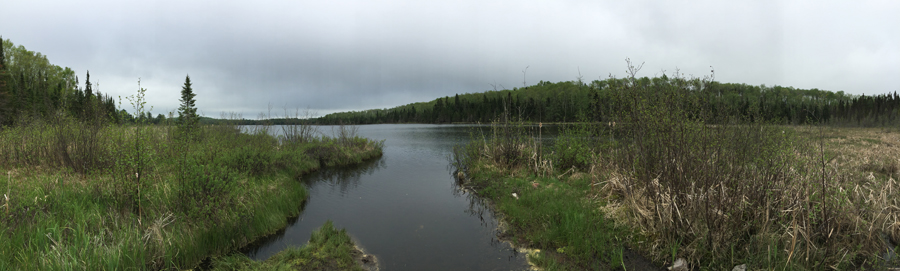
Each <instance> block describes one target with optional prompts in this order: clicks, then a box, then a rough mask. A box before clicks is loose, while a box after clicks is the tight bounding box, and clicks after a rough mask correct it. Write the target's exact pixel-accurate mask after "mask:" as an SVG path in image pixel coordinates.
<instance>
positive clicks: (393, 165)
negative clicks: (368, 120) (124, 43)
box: [246, 124, 549, 270]
mask: <svg viewBox="0 0 900 271" xmlns="http://www.w3.org/2000/svg"><path fill="white" fill-rule="evenodd" d="M273 128H275V129H272V130H273V131H274V132H276V133H277V130H280V129H278V128H277V127H273ZM358 128H359V130H358V132H359V135H360V136H362V137H366V138H370V139H375V140H385V142H384V155H383V156H382V157H381V158H378V159H376V160H374V161H368V162H366V163H363V164H361V165H357V166H352V167H346V168H339V169H323V170H320V171H318V172H316V173H313V174H310V175H308V176H306V177H304V180H303V181H304V182H305V183H306V184H307V186H308V188H309V192H310V196H309V199H308V201H307V203H306V205H305V206H304V209H303V211H302V213H301V214H300V216H299V217H298V218H297V219H296V220H294V221H292V222H290V225H289V226H288V227H287V228H286V229H285V230H284V232H283V233H280V234H278V235H276V236H274V237H272V238H269V239H267V240H265V241H264V242H262V244H261V245H259V246H258V247H254V248H249V249H248V250H247V251H246V253H247V255H248V256H250V257H251V258H253V259H257V260H265V259H267V258H269V257H271V256H272V255H274V254H275V253H278V252H279V251H281V250H283V249H284V248H286V247H288V246H301V245H303V244H305V243H306V242H307V241H308V240H309V237H310V233H311V232H312V231H313V230H314V229H316V228H317V227H320V226H321V225H322V224H324V223H325V221H326V220H329V219H330V220H332V221H334V225H335V227H337V228H346V229H347V232H348V233H349V234H350V235H351V236H352V237H353V239H354V241H356V242H357V244H358V245H359V246H361V247H363V248H364V249H365V250H366V252H367V253H369V254H374V255H375V256H376V257H378V260H379V265H380V267H381V270H523V269H525V268H527V264H526V263H525V255H524V254H521V253H517V252H516V251H515V249H513V248H511V247H510V246H509V245H508V244H507V243H505V242H500V241H498V240H497V238H496V236H497V232H496V228H497V221H496V219H495V218H494V216H493V214H492V213H491V212H490V210H485V208H484V205H482V203H481V202H480V201H479V200H478V199H477V198H476V197H473V196H472V195H469V194H466V193H464V192H463V191H460V190H459V189H458V188H457V187H456V185H455V183H454V181H453V177H452V175H451V174H452V172H451V171H452V170H453V169H452V168H451V167H450V166H449V159H448V158H449V155H450V152H451V150H452V148H453V146H454V145H456V144H460V143H464V142H465V141H468V140H469V138H470V133H473V132H474V134H475V135H479V137H480V134H481V133H483V132H484V133H486V132H488V130H487V127H484V126H476V125H425V124H422V125H418V124H383V125H362V126H358ZM331 129H332V127H330V126H323V127H320V131H321V132H323V133H325V134H330V133H331ZM482 131H483V132H482ZM544 133H549V131H547V129H546V127H545V130H544ZM545 136H546V135H545Z"/></svg>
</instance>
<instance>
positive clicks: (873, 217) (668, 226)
mask: <svg viewBox="0 0 900 271" xmlns="http://www.w3.org/2000/svg"><path fill="white" fill-rule="evenodd" d="M784 129H793V130H794V131H796V133H797V135H799V137H798V139H797V141H796V142H793V143H792V144H791V145H790V146H791V147H790V148H792V150H791V152H792V153H793V155H794V156H793V159H794V162H793V163H791V164H790V166H789V167H786V168H785V169H784V170H783V171H781V172H778V173H775V174H771V175H768V176H774V177H777V178H774V179H770V180H771V182H770V183H769V184H768V185H769V186H768V187H770V188H768V189H765V190H760V189H759V188H753V186H756V185H759V184H757V183H756V182H758V181H759V180H760V177H759V176H763V175H758V173H757V172H753V171H749V172H748V174H749V175H747V176H746V179H744V180H737V181H738V183H741V182H743V183H745V184H739V185H737V186H735V184H734V183H733V181H734V180H725V179H727V178H730V177H727V176H723V177H722V178H723V180H722V181H721V183H720V184H718V185H712V186H707V187H699V186H698V187H694V186H693V185H691V187H689V188H684V187H681V188H678V187H667V184H671V183H673V182H670V181H669V180H665V179H661V177H656V178H654V179H652V180H651V181H649V182H641V181H639V180H637V179H635V177H634V175H633V174H630V172H628V170H627V169H620V168H617V167H615V166H613V165H612V163H603V162H602V161H599V162H600V163H597V164H596V165H595V166H596V167H599V168H601V169H600V170H592V173H591V175H592V178H593V180H594V185H595V186H598V187H599V189H596V190H595V191H594V193H592V195H591V197H599V198H602V199H605V200H606V201H608V202H609V204H607V205H605V206H603V207H602V208H601V210H602V211H603V212H604V213H606V214H607V215H608V216H609V217H612V218H614V219H616V220H617V221H619V222H621V223H625V224H628V225H629V226H631V227H632V228H634V229H636V230H637V231H639V232H641V233H642V235H644V236H647V237H648V240H649V242H648V243H647V244H644V245H643V249H644V250H647V251H649V254H650V256H651V257H653V258H654V259H655V260H657V261H664V262H668V261H670V260H671V259H670V258H672V257H671V255H672V254H676V255H675V256H677V257H684V258H687V259H688V260H689V261H691V264H692V265H693V266H695V267H704V266H706V267H712V268H715V266H719V267H725V266H729V265H732V266H733V265H737V264H741V263H744V262H745V261H748V260H753V261H757V262H755V263H751V266H754V268H774V267H775V265H772V264H771V262H778V263H779V265H780V266H779V267H778V269H784V268H790V267H791V266H793V267H801V268H804V267H805V268H813V269H820V268H830V269H833V268H848V267H856V268H859V267H864V266H870V267H871V266H873V264H875V263H873V262H878V261H882V260H883V257H884V256H885V255H886V254H885V252H886V251H887V250H888V249H889V248H888V247H889V246H897V245H898V244H900V207H898V206H900V187H898V183H897V181H896V179H895V178H897V176H898V173H900V166H898V165H900V132H898V131H893V130H887V129H882V128H871V129H863V128H816V127H784ZM823 161H824V163H823ZM701 163H702V162H701ZM763 177H766V176H763ZM662 178H665V177H662ZM745 185H746V186H749V188H741V187H743V186H745ZM592 190H594V189H592ZM761 192H762V193H767V194H768V195H764V196H761V197H760V196H759V195H758V194H759V193H761ZM823 195H824V197H823ZM721 203H726V204H724V205H717V204H721ZM672 229H678V231H677V232H676V233H674V234H672V233H671V232H672ZM888 240H890V241H888ZM891 243H893V244H891ZM773 247H775V248H776V249H777V251H778V253H777V254H778V255H775V256H772V255H766V253H769V251H770V250H772V248H773ZM735 250H738V252H739V253H738V254H742V255H743V256H742V257H738V258H739V259H734V258H729V257H734V256H733V255H731V256H726V255H722V254H726V253H727V252H729V251H731V254H734V251H735ZM761 258H766V259H767V260H769V261H770V262H769V263H768V264H763V263H761V261H762V260H760V259H761ZM894 258H896V256H894ZM698 259H702V260H698ZM704 260H705V261H716V262H718V263H714V264H712V265H710V263H708V262H701V261H704Z"/></svg>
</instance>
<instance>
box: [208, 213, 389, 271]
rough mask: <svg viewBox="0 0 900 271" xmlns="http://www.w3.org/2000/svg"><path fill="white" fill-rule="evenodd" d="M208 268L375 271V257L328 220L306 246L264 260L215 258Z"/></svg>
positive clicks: (313, 233)
mask: <svg viewBox="0 0 900 271" xmlns="http://www.w3.org/2000/svg"><path fill="white" fill-rule="evenodd" d="M211 265H212V266H211V267H212V270H310V271H317V270H323V271H324V270H359V271H363V270H378V264H377V260H376V259H375V257H374V256H371V255H367V254H365V253H364V252H363V251H362V250H361V249H359V248H358V247H357V246H356V245H354V243H353V240H351V239H350V236H349V235H347V231H346V230H344V229H340V230H338V229H335V228H334V224H332V222H331V221H330V220H329V221H326V222H325V224H324V225H322V227H321V228H319V229H317V230H315V231H313V232H312V236H311V238H310V239H309V243H307V244H306V245H304V246H302V247H290V248H287V249H285V250H282V251H281V252H278V254H275V255H273V256H272V257H270V258H269V259H267V260H265V261H254V260H253V259H250V258H249V257H247V255H244V254H241V253H236V254H231V255H228V256H223V257H217V258H215V259H214V260H213V262H212V264H211Z"/></svg>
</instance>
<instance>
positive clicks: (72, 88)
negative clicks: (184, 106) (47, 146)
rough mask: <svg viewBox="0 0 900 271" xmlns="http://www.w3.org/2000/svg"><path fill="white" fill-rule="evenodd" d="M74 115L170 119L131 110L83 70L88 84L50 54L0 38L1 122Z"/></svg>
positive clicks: (156, 121)
mask: <svg viewBox="0 0 900 271" xmlns="http://www.w3.org/2000/svg"><path fill="white" fill-rule="evenodd" d="M60 116H71V117H74V118H76V119H78V120H81V121H104V122H107V121H108V122H112V123H134V122H143V123H152V124H160V123H167V118H166V117H165V116H164V115H163V114H158V115H157V116H155V117H154V116H152V115H151V113H150V112H141V113H140V114H138V113H135V114H131V113H128V112H127V111H125V110H124V109H118V108H117V107H116V103H115V100H114V99H113V97H112V96H110V95H107V94H105V93H101V92H100V89H99V83H95V82H92V81H91V74H90V71H88V72H86V73H85V76H84V84H81V83H80V78H79V77H78V76H76V75H75V71H73V70H72V69H70V68H68V67H65V68H64V67H60V66H57V65H54V64H51V63H50V61H49V60H48V59H47V56H46V55H43V54H41V53H39V52H34V51H29V50H28V49H26V48H25V47H24V46H22V45H18V46H16V45H15V44H13V43H12V41H10V40H8V39H6V40H4V39H3V38H2V37H0V126H8V125H15V124H16V123H23V122H29V121H32V120H35V119H52V118H58V117H60Z"/></svg>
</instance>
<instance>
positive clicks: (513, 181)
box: [465, 163, 631, 270]
mask: <svg viewBox="0 0 900 271" xmlns="http://www.w3.org/2000/svg"><path fill="white" fill-rule="evenodd" d="M507 173H508V172H507ZM512 175H516V174H512ZM469 177H470V178H469V179H468V180H467V181H466V183H465V185H466V186H469V187H473V188H475V190H476V191H478V192H477V193H478V195H480V196H482V197H486V198H488V199H490V200H491V202H492V203H493V206H494V208H495V209H496V210H498V211H499V212H500V213H501V214H502V220H503V221H505V222H506V223H508V226H507V227H508V228H507V233H508V234H510V236H509V238H510V239H511V241H512V242H513V243H514V244H516V245H518V246H525V247H530V248H537V249H540V250H541V252H540V253H538V254H537V255H535V256H534V257H532V259H531V261H532V262H533V263H535V264H537V265H538V266H539V267H542V268H546V269H548V270H586V269H592V270H596V269H598V268H601V269H609V268H610V266H613V267H615V266H620V265H621V260H622V259H621V257H620V256H619V255H621V251H622V249H623V245H624V242H625V241H626V239H628V238H629V237H628V236H631V234H630V233H629V232H628V230H627V229H625V228H622V227H618V226H616V225H615V223H614V222H613V221H612V220H609V219H607V218H606V217H604V215H603V214H602V213H601V212H600V210H599V208H598V206H599V204H600V203H599V202H596V201H592V200H589V199H588V198H587V191H589V190H590V188H589V185H590V182H589V180H586V179H583V178H582V179H579V178H572V179H563V180H560V179H557V178H545V177H537V176H535V175H526V176H510V174H506V173H504V172H503V171H501V170H498V169H497V168H495V167H492V166H490V164H489V163H477V164H474V165H471V166H470V167H469ZM513 193H516V195H517V196H518V199H517V198H516V197H514V196H513V195H512V194H513ZM616 256H619V257H616Z"/></svg>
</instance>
